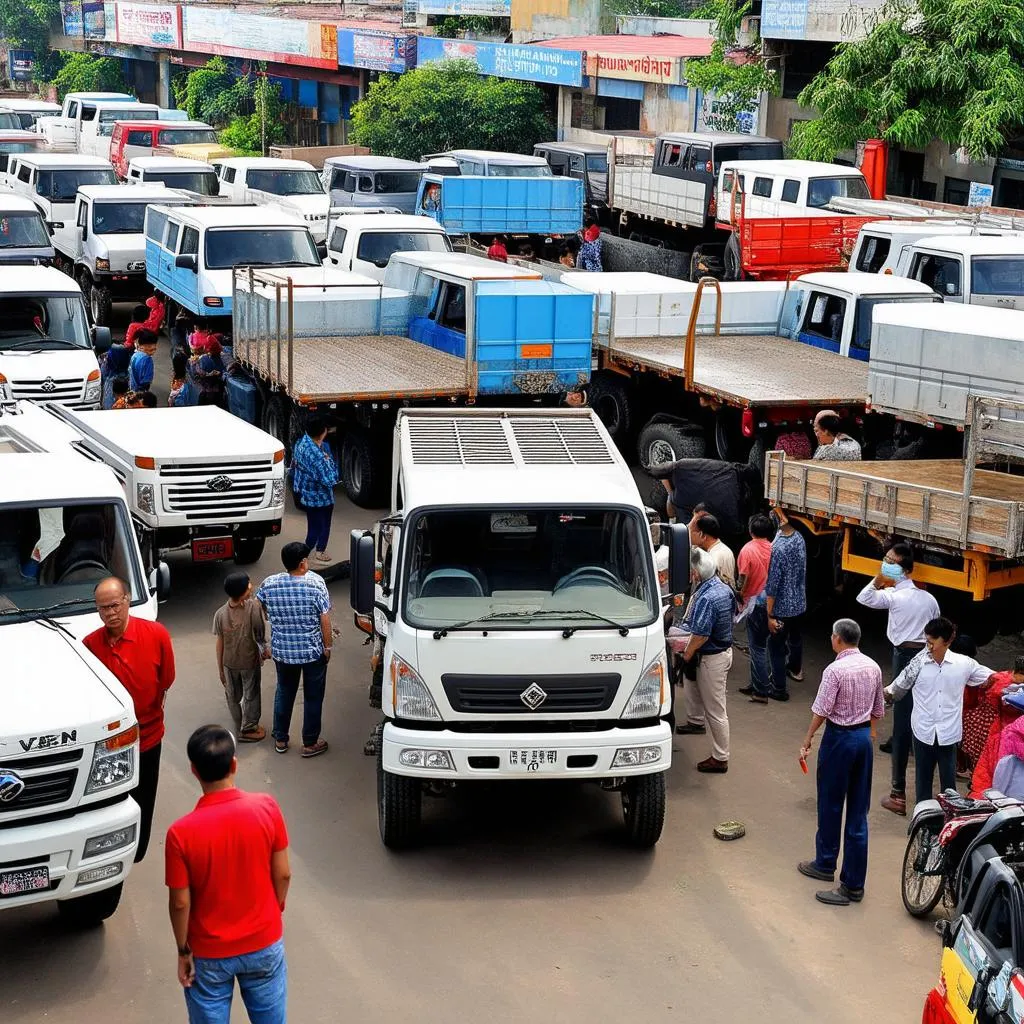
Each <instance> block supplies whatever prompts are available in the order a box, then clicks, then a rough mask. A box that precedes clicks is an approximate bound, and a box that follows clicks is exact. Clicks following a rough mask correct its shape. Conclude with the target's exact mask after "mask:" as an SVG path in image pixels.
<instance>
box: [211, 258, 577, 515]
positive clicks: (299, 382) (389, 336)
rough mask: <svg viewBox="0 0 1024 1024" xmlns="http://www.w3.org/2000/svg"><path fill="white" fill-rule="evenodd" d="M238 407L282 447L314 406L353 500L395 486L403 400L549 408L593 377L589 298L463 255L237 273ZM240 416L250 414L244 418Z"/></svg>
mask: <svg viewBox="0 0 1024 1024" xmlns="http://www.w3.org/2000/svg"><path fill="white" fill-rule="evenodd" d="M233 292H234V294H233V299H232V308H233V310H234V356H235V359H236V361H237V362H238V363H239V364H240V366H241V367H243V368H244V370H245V375H244V376H243V377H241V378H239V377H236V378H235V379H234V380H232V381H231V382H230V384H229V389H230V393H229V400H230V401H231V405H232V408H233V409H234V410H236V411H238V412H240V413H242V414H243V415H245V416H246V418H248V419H250V420H251V421H252V422H256V423H258V424H259V425H260V426H262V427H263V429H264V430H266V431H267V432H268V433H271V434H273V435H274V436H275V437H277V438H279V439H280V440H281V441H282V442H283V443H284V444H285V447H286V449H290V446H291V444H292V443H294V441H295V440H296V439H297V438H298V437H299V436H301V433H302V430H303V425H304V422H305V418H306V416H307V415H308V413H310V412H312V411H316V412H317V413H319V414H321V415H323V416H324V417H325V418H326V419H327V420H328V422H329V423H330V424H331V425H332V426H334V427H335V428H336V429H337V432H338V443H337V446H336V447H337V450H338V452H339V455H340V461H341V480H342V484H343V486H344V488H345V491H346V493H347V494H348V496H349V497H350V498H351V499H352V500H353V501H354V502H355V503H356V504H358V505H362V506H363V507H368V508H372V507H375V505H376V504H377V503H378V502H379V501H380V500H381V499H382V498H383V497H385V496H386V494H387V492H388V489H389V488H390V486H391V444H392V432H393V427H394V422H395V417H396V416H397V412H398V409H399V408H400V407H402V406H406V405H411V404H413V405H460V404H475V405H501V406H509V405H524V406H525V405H544V404H550V405H557V404H558V403H559V402H560V401H561V400H562V399H563V397H564V395H565V394H566V392H568V391H573V390H575V389H577V388H580V387H582V386H584V385H585V384H586V383H587V382H588V380H589V379H590V365H591V343H592V338H593V332H594V296H593V295H590V294H586V293H582V292H580V291H578V290H575V289H572V288H568V287H566V286H565V285H562V284H559V283H554V282H551V281H545V280H544V279H543V278H542V277H541V275H540V274H538V273H536V272H535V271H532V270H529V269H525V268H522V267H516V266H509V265H506V264H503V263H495V262H493V261H491V260H485V259H480V258H478V257H475V256H468V255H465V254H462V253H434V252H408V253H395V255H394V256H392V258H391V262H390V264H389V265H388V269H387V271H386V273H385V277H384V282H383V284H381V283H380V282H377V281H374V280H373V279H372V278H369V277H364V276H362V275H360V274H347V273H340V272H339V273H337V274H334V275H332V276H331V277H330V279H329V282H328V280H327V279H325V280H324V281H321V282H318V283H312V282H308V281H307V280H305V275H301V274H294V275H291V274H289V273H288V272H287V271H280V270H279V271H267V270H264V269H262V268H246V267H239V268H238V269H236V271H235V273H234V289H233ZM243 410H245V411H244V412H243Z"/></svg>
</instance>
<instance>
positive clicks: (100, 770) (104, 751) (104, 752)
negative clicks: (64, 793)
mask: <svg viewBox="0 0 1024 1024" xmlns="http://www.w3.org/2000/svg"><path fill="white" fill-rule="evenodd" d="M138 740H139V727H138V726H137V725H133V726H132V727H131V728H130V729H125V731H124V732H119V733H118V734H117V735H116V736H111V737H110V739H109V740H100V742H99V743H97V744H96V749H95V750H94V751H93V754H92V765H91V766H90V768H89V781H88V782H87V783H86V784H85V792H86V794H89V793H97V792H99V790H101V789H107V788H108V787H110V786H118V785H120V784H121V783H122V782H131V781H132V779H133V778H134V777H135V744H136V743H137V742H138Z"/></svg>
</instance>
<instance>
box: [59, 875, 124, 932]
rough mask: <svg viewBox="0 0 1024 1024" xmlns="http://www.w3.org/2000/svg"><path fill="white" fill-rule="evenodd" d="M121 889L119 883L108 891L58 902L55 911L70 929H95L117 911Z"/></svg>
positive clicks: (122, 886)
mask: <svg viewBox="0 0 1024 1024" xmlns="http://www.w3.org/2000/svg"><path fill="white" fill-rule="evenodd" d="M123 888H124V883H123V882H119V883H118V884H117V885H112V886H111V887H110V888H109V889H101V890H100V891H99V892H91V893H89V895H88V896H78V897H76V898H75V899H73V900H58V901H57V910H58V911H59V912H60V916H61V917H62V918H63V919H64V921H65V922H66V923H67V924H68V925H70V926H71V927H72V928H95V927H96V926H97V925H99V924H101V923H102V922H103V921H106V919H107V918H108V917H110V915H111V914H113V913H114V911H115V910H117V905H118V903H120V902H121V890H122V889H123Z"/></svg>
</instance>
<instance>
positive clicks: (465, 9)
mask: <svg viewBox="0 0 1024 1024" xmlns="http://www.w3.org/2000/svg"><path fill="white" fill-rule="evenodd" d="M407 6H409V5H408V4H407ZM411 6H413V7H415V9H416V13H417V14H458V15H462V14H483V15H490V16H491V17H493V18H508V17H511V15H512V0H411Z"/></svg>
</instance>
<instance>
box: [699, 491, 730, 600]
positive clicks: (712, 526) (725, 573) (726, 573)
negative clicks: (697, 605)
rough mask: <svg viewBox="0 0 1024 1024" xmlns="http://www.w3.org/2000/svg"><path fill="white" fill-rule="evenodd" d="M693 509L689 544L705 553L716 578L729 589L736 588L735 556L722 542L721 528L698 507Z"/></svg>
mask: <svg viewBox="0 0 1024 1024" xmlns="http://www.w3.org/2000/svg"><path fill="white" fill-rule="evenodd" d="M698 508H700V511H698V510H697V509H694V513H693V518H692V519H691V520H690V523H689V527H688V529H689V531H690V544H691V545H692V546H693V547H695V548H700V549H701V550H702V551H706V552H707V553H708V554H709V555H710V556H711V557H712V558H713V559H714V562H715V566H716V568H717V569H718V576H719V578H720V579H721V580H722V582H723V583H724V584H725V585H726V586H727V587H729V588H730V589H732V588H734V587H735V586H736V556H735V555H734V554H733V553H732V549H731V548H730V547H729V546H728V545H727V544H725V543H723V541H722V528H721V526H719V525H718V520H717V519H716V518H715V517H714V516H713V515H712V514H711V513H710V512H705V511H704V510H703V508H702V507H700V506H698Z"/></svg>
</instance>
